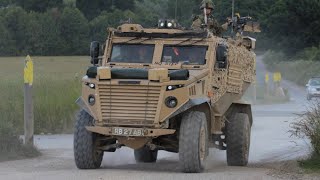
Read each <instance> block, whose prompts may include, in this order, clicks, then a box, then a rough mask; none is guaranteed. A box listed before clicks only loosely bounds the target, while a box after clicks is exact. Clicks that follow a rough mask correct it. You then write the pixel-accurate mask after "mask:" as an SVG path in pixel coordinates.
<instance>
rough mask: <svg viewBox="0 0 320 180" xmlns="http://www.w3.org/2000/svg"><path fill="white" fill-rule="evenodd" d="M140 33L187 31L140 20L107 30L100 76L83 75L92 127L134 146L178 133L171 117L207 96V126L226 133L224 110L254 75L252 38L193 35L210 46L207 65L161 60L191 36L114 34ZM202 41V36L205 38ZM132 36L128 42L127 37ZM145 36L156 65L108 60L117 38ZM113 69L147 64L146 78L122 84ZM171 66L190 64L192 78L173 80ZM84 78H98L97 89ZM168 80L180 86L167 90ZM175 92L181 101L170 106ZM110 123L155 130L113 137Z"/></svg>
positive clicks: (133, 38)
mask: <svg viewBox="0 0 320 180" xmlns="http://www.w3.org/2000/svg"><path fill="white" fill-rule="evenodd" d="M124 32H135V33H137V32H141V33H163V34H178V33H183V32H186V31H183V30H177V29H144V28H143V27H142V26H141V25H137V24H124V25H122V26H120V27H119V28H118V29H109V31H108V33H109V37H108V39H107V41H106V48H105V52H104V55H103V57H102V61H101V67H99V68H98V71H97V78H96V79H90V78H87V77H84V78H83V83H84V85H83V91H82V99H83V100H84V102H85V104H86V106H87V107H88V108H89V111H90V114H91V115H92V116H93V117H94V119H95V120H96V121H95V126H94V127H88V130H89V131H92V132H95V133H98V134H102V135H105V136H112V137H116V138H117V139H118V140H119V141H121V143H123V144H125V145H126V146H129V147H131V148H134V149H136V148H137V147H141V146H142V145H144V144H146V143H147V142H152V138H157V137H159V136H162V135H169V134H174V133H175V130H176V129H169V123H170V122H169V121H170V120H171V119H172V118H173V116H172V115H174V116H176V115H179V114H175V113H176V112H177V111H178V110H179V109H180V108H181V107H184V106H185V105H186V104H187V103H188V102H190V101H193V100H197V99H208V103H209V105H210V107H211V109H210V110H209V111H208V112H213V113H212V114H211V116H208V117H211V119H208V121H209V122H210V123H208V125H210V127H208V128H209V130H210V131H211V134H222V129H223V128H224V126H225V121H226V117H225V113H226V112H227V110H228V109H229V107H230V106H231V105H232V103H234V102H237V101H239V100H240V98H241V96H242V95H243V94H244V92H245V91H246V89H247V88H248V87H249V85H250V83H252V82H253V81H254V79H255V53H254V52H253V51H252V49H254V47H255V40H254V39H251V38H249V37H244V38H242V37H238V38H237V39H236V40H234V39H223V38H220V37H216V36H213V35H212V34H209V36H208V37H207V38H205V39H202V38H193V39H192V40H190V41H191V42H196V43H195V44H193V45H194V46H199V45H201V46H208V50H207V53H206V64H204V65H197V66H194V65H183V64H164V63H161V57H162V51H163V46H164V45H173V44H178V43H182V45H183V44H184V43H183V42H185V41H187V40H188V38H150V39H148V38H138V39H136V38H135V37H120V36H116V34H115V33H124ZM201 40H202V41H201ZM127 41H129V42H127ZM140 41H143V43H142V44H154V45H155V50H154V54H153V61H152V64H137V63H114V62H112V63H110V62H109V60H110V56H111V51H112V44H113V43H126V42H127V43H128V44H135V43H139V42H140ZM219 44H225V45H226V46H228V54H227V57H228V67H227V68H225V69H221V68H217V67H216V66H215V64H216V48H217V46H218V45H219ZM111 68H147V69H149V75H148V79H145V80H130V79H126V80H125V81H127V82H129V81H139V84H136V85H133V84H126V85H123V84H119V82H121V81H124V80H123V79H112V78H111V72H110V69H111ZM168 69H188V70H189V73H190V78H189V79H188V80H170V78H169V77H168ZM85 83H94V84H95V85H96V87H95V89H91V88H90V87H88V86H87V85H85ZM169 85H181V87H180V88H178V89H175V90H172V91H167V86H169ZM90 94H93V95H95V97H96V103H95V104H94V105H93V106H90V105H88V103H87V99H88V96H89V95H90ZM169 96H174V97H176V98H177V100H178V104H177V106H176V107H175V108H168V107H167V106H166V105H165V100H166V98H167V97H169ZM111 127H131V128H142V129H145V130H146V131H149V132H150V130H152V131H153V133H148V135H145V136H144V137H141V138H138V137H134V138H128V137H122V136H114V135H112V132H111Z"/></svg>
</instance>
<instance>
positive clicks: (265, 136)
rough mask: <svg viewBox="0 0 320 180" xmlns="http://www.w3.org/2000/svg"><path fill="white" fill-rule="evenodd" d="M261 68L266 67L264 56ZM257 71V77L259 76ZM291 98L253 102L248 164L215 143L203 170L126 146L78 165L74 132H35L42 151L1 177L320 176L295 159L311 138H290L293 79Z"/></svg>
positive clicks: (5, 166)
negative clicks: (96, 164)
mask: <svg viewBox="0 0 320 180" xmlns="http://www.w3.org/2000/svg"><path fill="white" fill-rule="evenodd" d="M257 68H258V69H257V73H258V76H259V77H260V79H261V76H263V74H264V73H265V71H266V70H265V68H264V65H263V64H262V62H261V57H258V61H257ZM259 77H258V79H259ZM283 84H284V86H286V87H287V88H288V89H289V92H290V94H291V97H292V100H291V101H290V102H289V103H286V104H279V105H256V106H253V114H254V124H253V127H252V139H251V149H250V160H249V165H248V167H228V166H227V165H226V155H225V154H226V153H225V152H224V151H219V150H215V149H212V150H211V151H210V158H209V159H210V160H209V161H208V165H207V167H208V168H207V169H206V170H205V172H204V173H201V174H183V173H180V171H179V168H178V155H177V154H173V153H167V152H160V154H159V160H158V161H157V163H155V164H136V163H135V161H134V157H133V151H132V150H130V149H128V148H122V149H120V150H118V151H117V152H115V153H106V154H105V157H104V160H103V165H102V168H101V169H98V170H78V169H77V168H76V167H75V165H74V160H73V151H72V139H73V137H72V135H51V136H36V137H35V144H36V145H37V147H38V148H39V149H40V150H41V151H42V153H43V156H41V157H38V158H34V159H26V160H18V161H9V162H2V163H0V179H1V180H19V179H21V180H22V179H23V180H38V179H39V180H65V179H66V180H73V179H75V180H87V179H93V180H107V179H140V180H141V179H166V180H167V179H198V180H200V179H219V180H220V179H221V180H229V179H232V180H233V179H234V180H242V179H243V180H269V179H270V180H273V179H320V177H317V176H306V175H303V174H302V173H301V170H300V169H299V168H298V166H297V163H296V161H295V160H296V159H298V158H301V157H305V156H307V155H308V154H309V151H310V148H309V145H308V144H309V143H308V142H307V141H305V140H301V139H295V138H290V134H289V133H288V130H289V129H290V127H289V126H290V123H292V122H294V121H295V115H294V113H299V112H301V111H303V110H304V109H305V107H306V106H307V102H306V101H305V92H304V89H303V88H301V87H297V86H295V85H294V84H292V83H290V82H284V83H283Z"/></svg>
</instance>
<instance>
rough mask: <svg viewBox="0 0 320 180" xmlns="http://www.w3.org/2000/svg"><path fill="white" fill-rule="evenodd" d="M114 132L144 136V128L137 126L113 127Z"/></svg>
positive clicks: (121, 134)
mask: <svg viewBox="0 0 320 180" xmlns="http://www.w3.org/2000/svg"><path fill="white" fill-rule="evenodd" d="M112 134H113V135H118V136H144V133H143V130H142V129H135V128H117V127H116V128H112Z"/></svg>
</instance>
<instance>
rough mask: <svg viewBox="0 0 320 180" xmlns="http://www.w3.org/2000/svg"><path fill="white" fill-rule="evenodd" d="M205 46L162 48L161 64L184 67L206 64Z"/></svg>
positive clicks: (167, 46)
mask: <svg viewBox="0 0 320 180" xmlns="http://www.w3.org/2000/svg"><path fill="white" fill-rule="evenodd" d="M207 49H208V47H207V46H169V45H166V46H164V47H163V54H162V58H161V62H165V63H179V62H182V63H183V64H185V65H188V64H190V65H204V64H206V52H207Z"/></svg>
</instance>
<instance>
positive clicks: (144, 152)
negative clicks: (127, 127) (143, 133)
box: [134, 146, 158, 163]
mask: <svg viewBox="0 0 320 180" xmlns="http://www.w3.org/2000/svg"><path fill="white" fill-rule="evenodd" d="M157 157H158V151H157V150H155V151H152V150H150V148H148V147H147V146H143V147H142V148H140V149H135V150H134V158H135V160H136V162H143V163H153V162H156V161H157Z"/></svg>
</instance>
